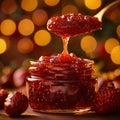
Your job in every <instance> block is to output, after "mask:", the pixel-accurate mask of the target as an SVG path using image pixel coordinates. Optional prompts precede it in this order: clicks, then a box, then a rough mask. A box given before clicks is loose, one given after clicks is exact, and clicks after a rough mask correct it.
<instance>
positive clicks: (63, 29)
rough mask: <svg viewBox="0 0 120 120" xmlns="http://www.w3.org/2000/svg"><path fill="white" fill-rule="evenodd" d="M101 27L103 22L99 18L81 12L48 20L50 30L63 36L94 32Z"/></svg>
mask: <svg viewBox="0 0 120 120" xmlns="http://www.w3.org/2000/svg"><path fill="white" fill-rule="evenodd" d="M101 27H102V23H101V22H100V21H99V20H98V19H97V18H95V17H91V16H87V15H82V14H81V13H78V14H74V13H71V14H65V15H62V16H55V17H52V18H51V19H49V20H48V22H47V28H48V30H49V31H51V32H53V33H54V34H56V35H58V36H62V37H70V36H75V35H78V34H82V33H88V32H92V31H95V30H97V29H99V28H101Z"/></svg>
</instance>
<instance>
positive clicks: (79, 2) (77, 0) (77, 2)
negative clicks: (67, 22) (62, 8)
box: [74, 0, 84, 7]
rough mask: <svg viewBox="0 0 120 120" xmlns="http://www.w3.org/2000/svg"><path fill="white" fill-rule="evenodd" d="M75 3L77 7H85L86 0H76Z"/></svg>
mask: <svg viewBox="0 0 120 120" xmlns="http://www.w3.org/2000/svg"><path fill="white" fill-rule="evenodd" d="M74 2H75V3H76V5H77V6H80V7H81V6H82V5H84V0H74Z"/></svg>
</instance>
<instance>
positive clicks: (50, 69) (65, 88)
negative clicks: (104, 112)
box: [28, 54, 96, 112]
mask: <svg viewBox="0 0 120 120" xmlns="http://www.w3.org/2000/svg"><path fill="white" fill-rule="evenodd" d="M29 71H30V75H31V76H30V77H29V78H28V86H29V87H28V88H29V102H30V106H31V107H32V108H33V109H34V110H40V111H46V112H48V111H50V112H57V111H59V112H73V111H76V110H81V109H85V108H90V106H91V101H92V99H93V96H94V93H95V91H94V84H95V82H96V78H95V76H94V70H93V61H91V60H88V59H81V58H77V57H76V56H75V55H73V54H66V55H65V54H58V55H57V56H49V57H48V56H41V57H40V59H39V60H38V61H31V67H30V68H29Z"/></svg>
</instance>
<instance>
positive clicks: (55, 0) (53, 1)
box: [44, 0, 60, 6]
mask: <svg viewBox="0 0 120 120" xmlns="http://www.w3.org/2000/svg"><path fill="white" fill-rule="evenodd" d="M44 2H45V4H46V5H48V6H55V5H57V4H58V3H59V2H60V0H44Z"/></svg>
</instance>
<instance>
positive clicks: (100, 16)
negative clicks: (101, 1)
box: [94, 0, 120, 21]
mask: <svg viewBox="0 0 120 120" xmlns="http://www.w3.org/2000/svg"><path fill="white" fill-rule="evenodd" d="M118 3H120V0H116V1H114V2H112V3H110V4H109V5H107V6H106V7H104V8H103V9H101V10H100V11H99V12H98V13H97V14H96V15H94V17H97V18H98V19H99V20H100V21H102V17H103V15H104V14H105V12H106V11H108V10H110V9H111V8H113V6H116V5H118Z"/></svg>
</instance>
